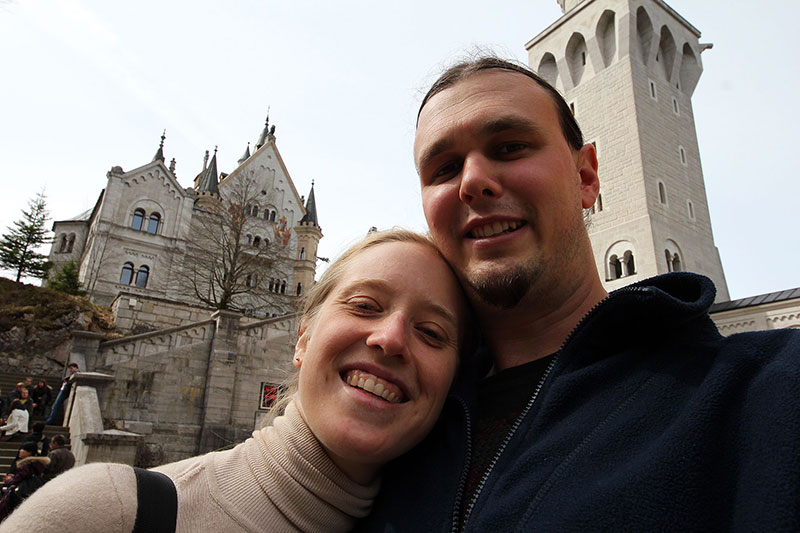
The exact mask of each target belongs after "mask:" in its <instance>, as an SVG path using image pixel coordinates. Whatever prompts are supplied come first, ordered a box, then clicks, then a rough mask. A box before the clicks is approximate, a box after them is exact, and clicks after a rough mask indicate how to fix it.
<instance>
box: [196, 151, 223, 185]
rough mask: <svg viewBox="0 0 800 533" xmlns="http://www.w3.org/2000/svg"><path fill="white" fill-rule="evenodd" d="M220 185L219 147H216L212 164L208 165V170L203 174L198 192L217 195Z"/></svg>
mask: <svg viewBox="0 0 800 533" xmlns="http://www.w3.org/2000/svg"><path fill="white" fill-rule="evenodd" d="M206 157H208V151H206ZM218 185H219V179H218V176H217V147H216V146H215V147H214V156H213V157H212V158H211V162H210V163H209V164H208V168H206V169H205V172H203V176H202V177H201V178H200V183H199V184H198V186H197V190H198V191H200V192H210V193H216V192H218V190H219V189H218Z"/></svg>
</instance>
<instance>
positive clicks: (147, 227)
mask: <svg viewBox="0 0 800 533" xmlns="http://www.w3.org/2000/svg"><path fill="white" fill-rule="evenodd" d="M274 133H275V126H272V127H270V125H269V118H267V123H266V124H265V126H264V130H263V131H262V133H261V135H260V137H259V139H258V141H257V142H256V144H255V150H254V152H253V153H252V154H251V153H250V145H249V143H248V146H247V149H246V150H245V153H244V154H243V155H242V157H241V158H240V159H239V165H238V167H237V168H236V169H235V170H233V172H231V173H230V174H225V173H219V172H218V170H217V154H216V150H215V151H214V154H213V156H212V157H211V159H210V161H209V159H208V156H209V154H208V152H206V157H205V160H204V162H203V168H202V170H201V171H200V173H199V174H198V175H197V177H196V178H195V180H194V186H193V187H190V188H184V187H182V186H181V185H180V184H179V183H178V180H177V179H176V177H175V166H174V159H173V161H172V163H171V164H170V165H169V167H167V166H166V165H165V158H164V139H165V137H164V135H162V137H161V144H160V146H159V147H158V150H157V151H156V154H155V156H154V157H153V159H152V161H151V162H149V163H148V164H146V165H143V166H141V167H139V168H136V169H133V170H130V171H127V172H126V171H124V170H123V169H122V168H120V167H118V166H115V167H113V168H112V169H111V170H110V171H109V172H108V174H107V178H108V180H107V183H106V187H105V189H103V191H102V192H101V193H100V197H99V198H98V200H97V203H96V204H95V206H94V207H93V208H92V209H90V210H89V211H86V212H85V213H82V214H80V215H78V216H76V217H75V218H73V219H71V220H61V221H57V222H55V223H54V224H53V232H54V233H55V240H54V242H53V245H52V247H51V250H50V260H51V261H52V262H53V265H54V268H53V269H52V271H53V272H57V271H58V270H59V269H60V268H61V266H62V265H63V264H65V263H67V262H69V261H74V262H75V263H76V264H77V265H78V268H79V279H80V281H81V283H82V285H83V287H84V288H85V289H86V290H87V291H88V293H89V296H90V298H91V299H92V301H94V302H96V303H98V304H102V305H112V304H113V303H114V301H115V299H116V298H117V297H118V295H119V294H121V293H124V294H129V295H134V296H141V297H142V298H145V299H154V298H155V299H159V300H165V301H169V302H181V303H184V304H188V305H196V306H206V307H222V308H232V309H237V310H241V311H243V312H245V314H247V315H250V316H255V317H270V316H278V315H283V314H286V313H290V312H293V311H295V310H296V301H297V300H298V297H300V296H302V295H303V293H304V290H306V289H307V288H310V287H311V285H312V284H313V283H314V274H315V271H316V259H317V246H318V244H319V240H320V238H321V237H322V232H321V230H320V227H319V223H318V221H317V213H316V200H315V197H314V188H313V184H312V187H311V191H310V193H309V195H308V200H307V201H306V202H305V206H304V205H303V198H302V197H301V196H300V195H299V194H298V192H297V189H296V188H295V186H294V183H293V182H292V179H291V177H290V176H289V172H288V170H287V169H286V166H285V164H284V162H283V159H282V158H281V155H280V152H279V151H278V147H277V146H276V143H275V134H274ZM233 204H236V205H237V206H238V208H239V209H241V210H243V211H244V213H243V215H244V216H245V217H246V221H242V223H240V224H238V226H239V227H231V223H230V222H227V223H226V220H225V219H226V218H231V217H230V213H229V212H228V211H229V210H230V209H231V205H233ZM234 224H236V222H234ZM232 232H236V233H237V235H236V240H235V241H234V242H231V241H230V239H229V238H227V240H225V241H224V242H221V241H220V240H219V239H217V238H215V235H214V234H218V233H228V234H230V236H232V235H233V233H232ZM237 241H238V242H237ZM237 246H238V247H239V248H237V249H236V251H237V252H240V253H239V255H238V257H239V259H238V260H239V264H238V266H244V267H245V268H244V270H243V271H242V272H241V275H238V272H239V271H238V269H237V275H238V277H237V279H236V280H234V283H233V284H234V285H236V286H234V287H233V288H232V291H233V292H235V297H234V298H233V299H232V301H231V302H229V304H230V305H215V304H217V303H218V302H216V301H215V300H214V296H217V295H218V294H217V293H219V290H220V289H219V286H218V285H219V283H217V286H214V283H213V282H212V281H211V280H210V279H209V275H210V274H206V272H209V273H210V272H211V271H212V270H214V269H219V268H223V269H225V268H228V269H230V270H234V266H232V265H230V264H227V263H226V264H222V261H221V260H220V262H218V263H215V262H214V261H217V260H218V259H220V257H221V256H223V255H225V253H226V252H227V251H230V250H233V249H234V248H236V247H237ZM210 255H211V257H210ZM213 256H219V257H213ZM205 259H209V261H207V262H206V261H205ZM201 269H205V271H204V272H201ZM198 275H200V278H201V279H200V281H196V278H197V277H198ZM209 293H211V294H209ZM144 322H149V323H150V325H155V326H164V325H177V324H162V323H159V321H158V320H154V318H153V317H151V318H150V320H149V321H146V320H145V321H144Z"/></svg>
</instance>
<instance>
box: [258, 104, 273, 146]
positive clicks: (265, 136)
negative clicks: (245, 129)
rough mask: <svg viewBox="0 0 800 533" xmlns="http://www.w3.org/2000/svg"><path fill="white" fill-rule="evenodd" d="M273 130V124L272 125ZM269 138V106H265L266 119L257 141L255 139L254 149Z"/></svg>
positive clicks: (265, 142) (262, 144)
mask: <svg viewBox="0 0 800 533" xmlns="http://www.w3.org/2000/svg"><path fill="white" fill-rule="evenodd" d="M272 131H273V132H274V131H275V130H274V126H273V130H272ZM268 140H269V107H267V121H266V122H265V123H264V129H263V130H262V131H261V135H260V136H259V137H258V141H256V150H258V149H259V148H261V147H262V146H264V145H265V144H267V141H268Z"/></svg>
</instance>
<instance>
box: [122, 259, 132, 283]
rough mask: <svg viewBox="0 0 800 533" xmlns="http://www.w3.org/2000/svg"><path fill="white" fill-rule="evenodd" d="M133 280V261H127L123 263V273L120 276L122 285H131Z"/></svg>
mask: <svg viewBox="0 0 800 533" xmlns="http://www.w3.org/2000/svg"><path fill="white" fill-rule="evenodd" d="M132 280H133V263H125V264H124V265H122V274H120V276H119V282H120V283H121V284H122V285H130V284H131V281H132Z"/></svg>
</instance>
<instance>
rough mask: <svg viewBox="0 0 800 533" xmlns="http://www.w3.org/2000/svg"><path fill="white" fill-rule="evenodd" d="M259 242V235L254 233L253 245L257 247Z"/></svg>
mask: <svg viewBox="0 0 800 533" xmlns="http://www.w3.org/2000/svg"><path fill="white" fill-rule="evenodd" d="M260 244H261V237H259V236H258V235H256V236H255V237H254V238H253V246H255V247H256V248H258V246H259V245H260Z"/></svg>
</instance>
